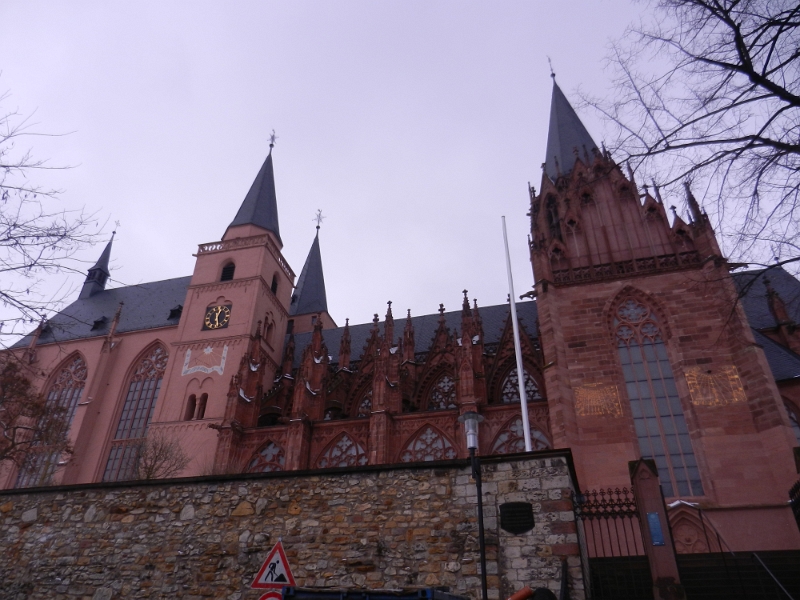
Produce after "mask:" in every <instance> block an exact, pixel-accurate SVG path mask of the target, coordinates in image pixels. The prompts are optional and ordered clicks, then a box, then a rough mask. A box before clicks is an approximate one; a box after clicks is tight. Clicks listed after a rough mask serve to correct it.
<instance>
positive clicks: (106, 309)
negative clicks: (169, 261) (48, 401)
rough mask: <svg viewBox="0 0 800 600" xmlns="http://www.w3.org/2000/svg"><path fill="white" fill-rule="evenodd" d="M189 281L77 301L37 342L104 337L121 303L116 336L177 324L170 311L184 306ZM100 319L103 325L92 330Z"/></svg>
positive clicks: (114, 291) (154, 284)
mask: <svg viewBox="0 0 800 600" xmlns="http://www.w3.org/2000/svg"><path fill="white" fill-rule="evenodd" d="M191 279H192V278H191V277H178V278H176V279H166V280H164V281H153V282H151V283H142V284H140V285H129V286H126V287H120V288H115V289H111V290H104V291H102V292H98V293H96V294H94V295H93V296H91V297H89V298H80V299H78V300H76V301H75V302H73V303H72V304H70V305H69V306H67V307H66V308H65V309H64V310H62V311H61V312H59V313H58V314H57V315H55V316H53V318H51V319H50V320H49V321H48V327H47V329H46V330H45V331H44V332H43V333H42V335H41V336H40V337H39V341H38V342H37V343H38V344H51V343H54V342H66V341H69V340H77V339H85V338H92V337H97V336H103V335H106V334H108V331H109V328H110V327H111V321H112V319H113V318H114V314H115V313H116V312H117V307H118V306H119V303H120V302H124V303H125V305H124V306H123V307H122V313H121V314H120V319H119V325H118V326H117V332H118V333H125V332H129V331H142V330H145V329H155V328H157V327H168V326H170V325H177V324H178V320H179V319H178V318H177V317H176V318H173V319H170V318H169V315H170V311H171V310H172V309H173V308H175V307H176V306H178V305H182V304H183V303H184V301H185V299H186V290H187V288H188V287H189V282H190V281H191ZM103 317H105V319H106V320H105V322H104V323H102V324H100V325H99V327H97V328H96V329H92V327H93V326H94V324H95V322H96V321H98V320H100V319H102V318H103ZM31 335H32V334H29V335H27V336H26V337H24V338H23V339H22V340H20V341H19V342H17V343H16V344H15V347H25V346H27V345H28V344H30V340H31Z"/></svg>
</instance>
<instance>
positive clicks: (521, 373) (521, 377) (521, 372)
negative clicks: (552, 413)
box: [500, 217, 532, 452]
mask: <svg viewBox="0 0 800 600" xmlns="http://www.w3.org/2000/svg"><path fill="white" fill-rule="evenodd" d="M500 218H501V219H502V220H503V242H504V243H505V245H506V268H507V269H508V294H509V300H510V304H511V325H512V326H513V328H514V352H515V353H516V355H517V381H519V400H520V404H521V405H522V429H523V433H524V434H525V452H530V451H531V450H532V448H531V426H530V424H529V423H528V397H527V396H526V395H525V368H524V367H523V366H522V348H521V347H520V343H519V323H518V322H517V303H516V302H515V301H514V299H515V296H514V279H513V277H512V276H511V255H510V254H509V253H508V234H507V233H506V218H505V217H500Z"/></svg>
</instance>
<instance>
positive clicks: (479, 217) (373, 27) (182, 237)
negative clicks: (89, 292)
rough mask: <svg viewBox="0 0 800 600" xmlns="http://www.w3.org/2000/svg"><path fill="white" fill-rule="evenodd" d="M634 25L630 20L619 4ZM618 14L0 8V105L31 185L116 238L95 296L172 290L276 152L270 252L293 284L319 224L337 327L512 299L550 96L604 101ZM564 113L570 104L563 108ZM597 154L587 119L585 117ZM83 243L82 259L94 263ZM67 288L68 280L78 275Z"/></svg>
mask: <svg viewBox="0 0 800 600" xmlns="http://www.w3.org/2000/svg"><path fill="white" fill-rule="evenodd" d="M636 9H637V10H638V9H639V7H636ZM634 14H635V13H634V9H633V8H632V7H631V4H630V2H628V1H627V0H580V1H579V0H567V1H565V0H557V1H551V0H540V1H528V2H483V3H476V2H377V1H376V2H284V3H273V2H237V3H217V2H214V3H212V2H192V3H189V2H171V3H164V2H132V3H125V4H122V3H99V2H98V3H78V2H70V3H61V2H14V1H5V2H3V3H2V4H0V21H2V23H3V36H2V37H0V70H2V77H0V90H10V91H11V93H12V96H11V98H10V101H9V102H7V103H6V106H5V107H4V108H6V109H9V108H19V109H20V111H22V112H25V113H28V112H33V111H36V114H35V121H36V122H38V123H40V125H39V126H38V130H40V131H45V132H55V133H60V132H73V133H71V134H70V135H68V136H64V137H59V138H50V139H42V138H39V139H36V140H34V142H33V144H34V145H33V147H34V151H35V154H36V155H37V156H38V157H41V158H48V159H49V160H50V162H51V163H52V164H54V165H64V164H70V165H75V168H73V169H70V170H68V171H59V172H57V173H51V174H49V175H43V176H42V181H43V182H44V183H45V184H47V183H51V184H52V185H55V186H57V187H59V188H61V189H64V190H65V193H64V194H63V196H62V199H63V201H64V202H65V204H66V205H67V206H71V207H74V206H81V205H85V206H86V207H87V208H88V209H89V210H91V211H96V212H97V213H98V214H99V215H100V216H101V218H107V219H108V221H109V223H108V225H107V226H106V231H107V232H108V233H109V234H110V232H111V229H112V228H113V222H114V221H116V220H119V221H120V222H121V227H120V228H119V231H118V236H117V241H116V242H115V247H114V251H113V257H112V258H113V261H112V269H113V270H112V278H113V279H114V280H116V282H115V283H112V285H114V286H117V285H120V284H134V283H138V282H144V281H152V280H158V279H166V278H171V277H178V276H183V275H189V274H191V272H192V268H193V264H194V259H193V257H192V253H193V252H195V251H196V247H197V244H199V243H204V242H211V241H215V240H218V239H219V238H220V236H221V235H222V234H223V232H224V231H225V227H226V225H227V224H228V223H229V222H230V220H231V219H232V218H233V216H234V215H235V214H236V210H237V209H238V207H239V204H240V203H241V201H242V199H243V198H244V196H245V194H246V193H247V190H248V189H249V186H250V184H251V183H252V180H253V178H254V177H255V175H256V173H257V172H258V169H259V167H260V166H261V163H262V162H263V160H264V158H265V157H266V153H267V151H268V144H269V133H270V131H271V130H272V129H273V128H274V129H275V130H276V132H277V135H278V137H279V139H278V142H277V146H276V148H275V152H274V163H275V174H276V187H277V194H278V203H279V205H278V210H279V214H280V226H281V237H282V238H283V241H284V244H285V246H284V250H283V251H284V255H285V256H286V258H287V260H288V261H289V263H290V264H291V265H292V267H293V268H294V270H295V272H296V273H297V274H299V272H300V269H301V267H302V265H303V261H304V260H305V256H306V253H307V252H308V249H309V247H310V245H311V242H312V239H313V236H314V222H313V220H312V219H313V216H314V213H315V211H316V210H317V209H318V208H319V209H322V211H323V214H324V215H325V216H326V219H325V221H324V223H323V226H322V231H321V236H320V240H321V248H322V259H323V264H324V269H325V277H326V283H327V291H328V304H329V309H330V312H331V314H332V316H333V317H334V319H336V320H337V322H338V323H340V324H344V320H345V317H350V319H351V322H356V323H357V322H364V321H368V320H370V319H371V318H372V314H373V313H375V312H378V313H380V315H381V316H383V314H384V313H385V311H386V301H387V300H392V301H393V303H394V304H393V308H394V312H395V316H401V315H402V314H404V313H405V309H406V308H411V310H412V313H413V314H426V313H431V312H434V311H435V310H436V309H437V307H438V304H439V303H440V302H443V303H444V304H445V307H446V308H447V309H448V310H452V309H456V308H458V306H459V303H460V298H461V290H462V289H464V288H467V289H468V290H469V293H470V297H471V298H472V297H476V298H477V299H478V302H479V304H480V305H488V304H496V303H500V302H504V301H505V297H506V293H507V284H506V273H505V263H504V257H503V245H502V231H501V225H500V216H501V215H506V218H507V221H508V229H509V238H510V243H511V252H512V258H513V267H514V276H515V285H516V289H517V293H518V294H521V293H523V292H525V291H526V290H528V289H530V286H531V283H532V275H531V268H530V262H529V260H528V254H527V241H526V235H527V233H528V230H529V220H528V217H527V216H526V212H527V210H528V197H527V182H528V181H530V182H531V183H533V184H534V185H535V186H536V187H537V188H538V187H539V182H540V180H541V163H542V162H543V160H544V148H545V143H546V135H547V131H546V129H547V122H548V110H549V102H550V91H551V82H550V78H549V76H548V66H547V56H548V55H549V56H550V57H551V58H552V60H553V63H554V66H555V68H556V72H557V74H558V81H559V84H560V85H561V87H562V88H563V89H564V91H565V92H566V93H567V95H568V96H570V92H571V91H573V90H574V89H575V88H576V87H578V86H579V85H580V86H583V87H584V88H586V89H588V90H591V91H592V92H594V93H604V90H607V85H608V82H607V81H606V77H605V75H604V72H603V55H604V53H605V48H606V46H607V43H608V41H609V39H610V38H613V37H616V36H618V35H619V34H620V33H621V32H622V31H623V29H624V27H625V26H626V25H627V24H628V23H629V22H631V21H632V20H633V19H634ZM571 99H574V96H571ZM582 116H583V117H584V122H585V123H586V125H587V127H588V129H589V131H590V132H591V133H592V136H593V137H594V138H595V139H596V140H598V141H599V140H600V139H602V137H603V136H602V131H601V129H600V125H599V123H598V122H597V121H596V120H595V119H593V118H592V117H591V115H584V114H582ZM100 250H101V248H100V247H95V248H94V249H91V250H89V251H88V253H86V255H85V257H84V258H85V259H86V260H87V261H89V262H90V263H91V262H94V260H95V259H96V257H97V256H98V255H99V253H100ZM72 281H73V284H74V286H75V287H76V291H75V296H77V288H78V287H79V285H80V283H81V282H82V279H81V278H80V277H77V278H74V279H73V280H72Z"/></svg>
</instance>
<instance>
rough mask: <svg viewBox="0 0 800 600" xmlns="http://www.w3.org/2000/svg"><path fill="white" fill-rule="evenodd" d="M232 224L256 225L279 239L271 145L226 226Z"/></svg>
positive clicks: (231, 225)
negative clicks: (251, 183)
mask: <svg viewBox="0 0 800 600" xmlns="http://www.w3.org/2000/svg"><path fill="white" fill-rule="evenodd" d="M234 225H257V226H258V227H261V228H262V229H266V230H267V231H271V232H272V233H274V234H275V235H276V236H277V237H278V241H281V233H280V228H279V227H278V199H277V197H276V196H275V173H274V171H273V169H272V148H271V147H270V151H269V155H267V160H265V161H264V164H263V165H262V167H261V170H260V171H259V172H258V175H256V179H255V181H253V185H252V186H250V191H249V192H247V196H245V198H244V202H242V205H241V206H240V207H239V212H237V213H236V216H235V217H234V218H233V221H231V224H230V225H228V227H233V226H234ZM282 243H283V242H282V241H281V244H282Z"/></svg>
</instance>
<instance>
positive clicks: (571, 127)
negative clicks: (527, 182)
mask: <svg viewBox="0 0 800 600" xmlns="http://www.w3.org/2000/svg"><path fill="white" fill-rule="evenodd" d="M596 148H597V144H595V143H594V140H593V139H592V136H591V135H589V132H588V131H587V130H586V127H584V126H583V123H581V120H580V118H579V117H578V115H577V113H576V112H575V109H573V108H572V105H571V104H570V103H569V101H568V100H567V97H566V96H564V92H562V91H561V88H559V87H558V84H557V83H556V79H555V76H553V97H552V99H551V100H550V131H549V132H548V134H547V156H546V158H545V173H547V176H548V177H550V179H552V180H553V181H555V180H556V178H557V177H558V176H559V175H567V174H569V172H570V171H572V167H574V166H575V161H576V160H577V158H578V156H577V155H580V156H584V155H585V154H584V153H589V155H591V152H592V151H593V150H594V149H596ZM576 150H577V155H576Z"/></svg>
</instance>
